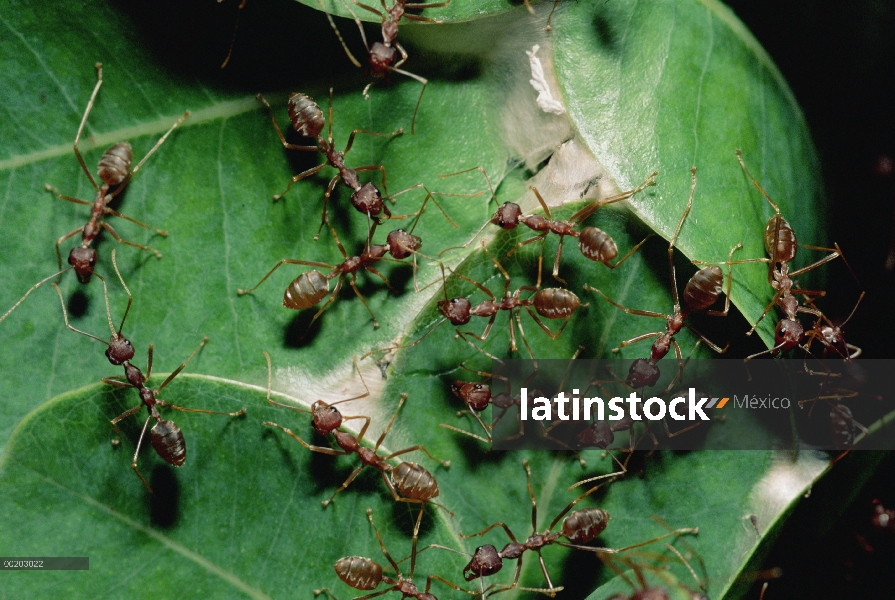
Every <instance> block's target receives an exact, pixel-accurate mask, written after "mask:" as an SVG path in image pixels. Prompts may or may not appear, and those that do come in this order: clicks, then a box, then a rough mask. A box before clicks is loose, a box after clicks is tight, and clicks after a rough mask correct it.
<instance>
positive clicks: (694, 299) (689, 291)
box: [684, 265, 724, 312]
mask: <svg viewBox="0 0 895 600" xmlns="http://www.w3.org/2000/svg"><path fill="white" fill-rule="evenodd" d="M723 284H724V274H723V273H722V272H721V267H718V266H716V265H712V266H710V267H705V268H704V269H700V270H699V271H697V272H696V274H695V275H693V277H691V278H690V281H688V282H687V285H686V286H684V303H685V304H686V305H687V306H689V307H690V310H692V311H694V312H702V311H704V310H706V309H708V308H709V307H710V306H711V305H712V304H714V303H715V301H716V300H717V299H718V298H719V297H720V296H721V291H722V287H723Z"/></svg>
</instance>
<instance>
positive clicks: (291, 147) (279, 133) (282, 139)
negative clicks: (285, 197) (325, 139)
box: [255, 94, 325, 195]
mask: <svg viewBox="0 0 895 600" xmlns="http://www.w3.org/2000/svg"><path fill="white" fill-rule="evenodd" d="M255 98H257V99H258V101H259V102H261V103H262V104H264V106H265V107H266V108H267V112H268V114H269V115H270V120H271V121H272V122H273V128H274V129H276V131H277V136H278V137H279V138H280V142H281V143H282V144H283V148H285V149H286V150H305V151H308V152H318V151H319V150H320V148H319V147H317V146H299V145H297V144H290V143H289V142H287V141H286V138H285V137H284V136H283V132H282V131H281V130H280V126H279V125H277V118H276V117H275V116H274V114H273V109H272V108H271V107H270V104H268V102H267V100H265V99H264V96H262V95H261V94H258V95H257V96H255ZM324 166H325V163H324ZM286 191H288V190H286ZM284 193H285V192H284ZM281 195H282V194H281Z"/></svg>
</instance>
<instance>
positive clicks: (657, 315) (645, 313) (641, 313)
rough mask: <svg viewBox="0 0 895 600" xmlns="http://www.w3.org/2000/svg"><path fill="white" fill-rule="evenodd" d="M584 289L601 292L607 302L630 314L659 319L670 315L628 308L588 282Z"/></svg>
mask: <svg viewBox="0 0 895 600" xmlns="http://www.w3.org/2000/svg"><path fill="white" fill-rule="evenodd" d="M584 289H586V290H589V291H591V292H596V293H598V294H600V295H601V296H603V299H604V300H606V301H607V302H609V303H610V304H612V305H613V306H615V307H616V308H618V309H621V310H623V311H625V312H626V313H628V314H629V315H639V316H641V317H655V318H657V319H668V318H669V316H668V315H663V314H662V313H657V312H653V311H651V310H637V309H634V308H627V307H624V306H622V305H621V304H619V303H618V302H616V301H615V300H612V299H611V298H609V296H607V295H606V294H604V293H603V292H601V291H600V290H598V289H597V288H594V287H590V286H589V285H588V284H586V283H585V284H584ZM650 335H652V334H650ZM639 339H644V338H638V341H639ZM624 345H627V344H624Z"/></svg>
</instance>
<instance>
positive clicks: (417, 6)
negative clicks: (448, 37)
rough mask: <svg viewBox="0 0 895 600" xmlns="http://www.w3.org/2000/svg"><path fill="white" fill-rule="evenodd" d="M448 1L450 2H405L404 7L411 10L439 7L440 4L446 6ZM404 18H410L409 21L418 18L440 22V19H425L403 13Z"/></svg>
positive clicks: (424, 19) (446, 0)
mask: <svg viewBox="0 0 895 600" xmlns="http://www.w3.org/2000/svg"><path fill="white" fill-rule="evenodd" d="M450 3H451V0H445V1H444V2H405V3H404V8H410V9H413V10H423V9H426V8H440V7H442V6H447V5H448V4H450ZM404 18H405V19H410V20H411V21H413V20H419V21H430V22H435V23H442V21H439V20H437V19H426V18H424V17H421V16H419V15H409V14H404Z"/></svg>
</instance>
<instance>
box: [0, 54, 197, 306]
mask: <svg viewBox="0 0 895 600" xmlns="http://www.w3.org/2000/svg"><path fill="white" fill-rule="evenodd" d="M96 78H97V81H96V86H95V87H94V88H93V93H92V94H91V95H90V100H89V101H88V102H87V108H86V109H85V110H84V116H83V117H82V118H81V124H80V126H79V127H78V133H77V135H75V143H74V151H75V156H76V157H77V159H78V162H79V163H80V164H81V169H83V171H84V173H86V174H87V178H88V179H90V183H91V184H92V185H93V187H94V189H96V198H94V200H93V202H88V201H86V200H81V199H79V198H73V197H71V196H65V195H63V194H61V193H60V192H59V190H57V189H56V188H55V187H53V186H51V185H49V184H47V185H46V186H45V188H46V190H47V191H48V192H53V193H54V194H55V195H56V197H57V198H59V199H60V200H65V201H66V202H72V203H74V204H84V205H86V206H90V207H91V208H90V219H89V220H88V221H87V223H86V224H85V225H84V226H83V227H78V228H76V229H73V230H72V231H70V232H68V233H66V234H65V235H63V236H62V237H60V238H59V239H58V240H56V260H57V261H58V263H59V271H57V272H56V273H53V274H52V275H50V276H49V277H45V278H44V279H41V280H40V281H38V282H37V283H36V284H34V285H33V286H31V288H30V289H29V290H28V291H27V292H25V295H24V296H22V297H21V298H20V299H19V301H18V302H16V303H15V304H14V305H13V306H12V308H10V309H9V310H8V311H6V313H5V314H4V315H3V316H2V317H0V322H3V320H4V319H6V317H8V316H9V314H10V313H12V311H14V310H15V309H16V308H17V307H18V306H19V305H20V304H21V303H22V302H24V301H25V299H26V298H27V297H28V296H30V295H31V292H33V291H34V290H36V289H37V288H39V287H40V286H42V285H43V284H44V283H46V282H47V281H49V280H50V279H53V278H54V277H58V276H60V275H62V273H64V272H66V271H68V270H69V269H74V271H75V274H76V275H77V276H78V281H80V282H81V283H85V284H86V283H89V282H90V277H91V276H92V275H93V273H94V268H95V267H96V261H97V253H96V250H95V249H94V248H93V247H92V244H93V240H95V239H96V237H97V236H98V235H99V233H100V231H102V230H103V229H105V230H106V231H108V232H109V234H110V235H111V236H112V237H113V238H115V241H117V242H118V243H120V244H125V245H127V246H133V247H134V248H139V249H140V250H146V251H148V252H152V253H153V254H155V256H156V258H161V257H162V255H161V253H160V252H159V251H158V250H155V249H154V248H150V247H149V246H143V245H141V244H137V243H136V242H129V241H127V240H124V239H122V238H121V236H120V235H118V232H116V231H115V229H114V228H113V227H112V226H111V225H109V224H108V223H106V222H105V221H104V220H103V217H105V216H106V215H112V216H115V217H120V218H122V219H125V220H127V221H130V222H131V223H134V224H136V225H139V226H140V227H145V228H146V229H151V230H152V231H154V232H156V233H158V234H159V235H162V236H167V235H168V232H167V231H163V230H161V229H156V228H154V227H151V226H149V225H146V224H145V223H141V222H140V221H137V220H136V219H132V218H131V217H128V216H126V215H123V214H121V213H120V212H118V211H116V210H113V209H111V208H109V203H110V202H111V201H112V200H113V199H114V198H115V197H116V196H118V195H119V194H121V192H123V191H124V188H125V187H127V184H128V182H129V181H130V180H131V178H132V177H133V176H134V173H136V172H137V171H138V170H139V169H140V167H142V166H143V164H144V163H145V162H146V161H147V160H148V159H149V157H150V156H152V155H153V153H155V151H156V150H158V148H159V146H161V145H162V144H163V143H164V142H165V140H166V139H168V136H169V135H170V134H171V132H172V131H174V129H175V128H176V127H177V126H178V125H180V124H181V123H182V122H183V120H184V119H186V118H187V117H188V116H189V115H190V111H186V112H185V113H184V114H183V116H181V117H180V118H179V119H177V121H176V122H175V123H174V125H172V126H171V128H170V129H168V131H167V132H165V134H164V135H163V136H162V137H161V138H159V140H158V141H157V142H156V143H155V145H154V146H153V147H152V148H151V149H150V150H149V152H147V153H146V156H144V157H143V159H142V160H141V161H140V162H139V163H137V166H136V167H134V168H133V169H131V168H130V167H131V162H132V160H133V150H132V149H131V145H130V144H129V143H128V142H119V143H117V144H115V145H113V146H112V147H111V148H109V149H108V150H106V151H105V152H104V153H103V156H102V158H100V160H99V166H98V174H99V178H100V179H101V180H102V182H103V184H102V186H100V185H98V184H97V183H96V180H95V179H94V178H93V175H92V174H91V173H90V171H89V170H88V169H87V164H86V163H85V162H84V159H83V157H82V156H81V152H80V151H79V150H78V142H79V141H80V140H81V134H82V133H83V132H84V127H85V125H86V124H87V116H88V115H89V114H90V110H91V109H92V108H93V103H94V101H95V100H96V95H97V94H98V93H99V88H100V87H101V86H102V84H103V65H102V63H96ZM78 233H80V234H81V245H80V246H75V247H74V248H72V249H71V252H70V253H69V255H68V264H69V265H70V266H68V267H66V268H64V269H63V268H62V254H61V253H60V252H59V245H60V244H61V243H62V242H64V241H65V240H67V239H69V238H71V237H73V236H75V235H77V234H78ZM57 281H58V280H57Z"/></svg>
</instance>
